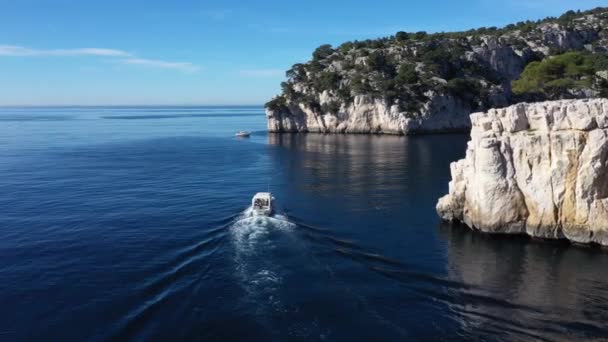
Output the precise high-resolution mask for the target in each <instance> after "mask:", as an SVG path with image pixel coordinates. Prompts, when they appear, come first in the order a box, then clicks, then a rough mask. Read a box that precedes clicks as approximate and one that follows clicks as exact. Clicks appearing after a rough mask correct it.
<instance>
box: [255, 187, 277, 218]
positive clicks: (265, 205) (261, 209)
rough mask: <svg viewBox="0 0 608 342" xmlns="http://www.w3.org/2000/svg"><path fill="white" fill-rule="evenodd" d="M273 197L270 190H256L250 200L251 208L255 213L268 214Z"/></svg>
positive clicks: (271, 207)
mask: <svg viewBox="0 0 608 342" xmlns="http://www.w3.org/2000/svg"><path fill="white" fill-rule="evenodd" d="M273 201H274V197H272V194H271V193H270V192H258V193H257V194H255V196H253V199H252V200H251V209H253V212H254V213H255V214H256V215H264V216H270V215H272V211H273Z"/></svg>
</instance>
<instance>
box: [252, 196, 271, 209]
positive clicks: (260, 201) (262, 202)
mask: <svg viewBox="0 0 608 342" xmlns="http://www.w3.org/2000/svg"><path fill="white" fill-rule="evenodd" d="M268 204H269V203H268V199H267V198H256V199H255V201H253V207H254V208H255V209H263V208H267V207H268Z"/></svg>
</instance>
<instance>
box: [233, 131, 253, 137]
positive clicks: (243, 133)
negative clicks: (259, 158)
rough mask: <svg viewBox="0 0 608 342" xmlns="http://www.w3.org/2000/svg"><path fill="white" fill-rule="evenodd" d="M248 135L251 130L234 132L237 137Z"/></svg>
mask: <svg viewBox="0 0 608 342" xmlns="http://www.w3.org/2000/svg"><path fill="white" fill-rule="evenodd" d="M250 135H251V132H246V131H238V132H236V134H235V136H237V137H239V138H249V136H250Z"/></svg>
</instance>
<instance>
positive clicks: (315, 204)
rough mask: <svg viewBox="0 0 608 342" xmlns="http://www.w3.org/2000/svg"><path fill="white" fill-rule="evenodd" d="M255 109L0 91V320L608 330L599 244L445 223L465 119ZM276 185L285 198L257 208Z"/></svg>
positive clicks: (152, 330) (348, 331)
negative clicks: (270, 211) (445, 198)
mask: <svg viewBox="0 0 608 342" xmlns="http://www.w3.org/2000/svg"><path fill="white" fill-rule="evenodd" d="M264 128H265V118H264V115H263V111H262V109H261V108H258V107H233V108H226V107H205V108H45V109H40V108H37V109H31V108H30V109H23V108H4V109H1V110H0V175H1V177H0V340H6V341H13V340H31V339H35V340H54V341H68V340H107V339H121V340H122V339H152V340H155V339H159V340H161V339H164V340H179V339H194V340H205V341H210V340H227V339H241V340H244V339H247V340H263V341H266V340H277V341H283V340H298V339H299V340H404V339H417V340H457V339H474V338H476V339H481V340H490V341H492V340H521V341H529V340H572V339H583V338H595V339H602V338H608V327H607V324H606V322H608V274H607V273H606V270H608V253H606V252H602V251H601V250H598V249H592V248H581V247H573V246H569V245H567V244H565V245H564V244H562V243H540V242H534V241H530V240H528V239H525V238H499V237H489V236H485V235H480V234H476V233H472V232H470V231H468V230H466V229H462V228H459V227H448V226H443V225H442V224H441V223H440V221H439V220H438V218H437V216H436V214H435V210H434V207H435V203H436V200H437V198H438V197H439V196H441V195H443V194H444V193H445V192H446V191H447V182H448V180H449V163H450V162H451V161H453V160H456V159H458V158H461V157H462V156H463V154H464V149H465V145H466V136H462V135H438V136H420V137H409V138H406V137H388V136H335V135H328V136H324V135H299V136H298V135H295V136H294V135H282V136H276V135H267V134H266V133H265V132H264ZM240 129H248V130H252V131H254V134H253V135H252V137H251V138H250V139H235V138H233V137H232V135H233V134H234V132H235V131H237V130H240ZM268 186H270V188H271V190H272V192H273V193H274V194H275V197H276V198H277V200H278V203H279V205H280V209H279V212H280V215H279V216H277V217H275V218H272V219H255V218H250V217H247V215H246V208H247V206H248V204H249V201H250V198H251V196H252V195H253V194H254V193H255V192H257V191H265V190H266V189H267V187H268Z"/></svg>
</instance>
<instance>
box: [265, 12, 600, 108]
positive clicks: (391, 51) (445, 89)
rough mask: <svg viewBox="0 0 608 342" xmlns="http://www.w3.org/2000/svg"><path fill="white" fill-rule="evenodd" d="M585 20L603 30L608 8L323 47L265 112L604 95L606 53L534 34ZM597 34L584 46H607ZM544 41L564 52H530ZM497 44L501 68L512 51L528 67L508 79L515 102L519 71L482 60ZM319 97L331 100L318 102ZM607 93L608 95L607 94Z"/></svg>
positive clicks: (480, 104) (297, 68)
mask: <svg viewBox="0 0 608 342" xmlns="http://www.w3.org/2000/svg"><path fill="white" fill-rule="evenodd" d="M588 15H594V16H595V18H596V21H595V22H593V23H592V25H591V26H593V29H592V30H591V31H588V32H592V31H593V32H597V31H596V28H595V27H596V26H597V20H600V21H601V22H600V27H601V26H602V25H605V24H606V23H608V8H597V9H594V10H590V11H586V12H580V11H578V12H575V11H569V12H567V13H565V14H564V15H562V16H560V17H559V18H555V17H550V18H546V19H543V20H538V21H526V22H519V23H516V24H511V25H507V26H505V27H502V28H498V27H482V28H478V29H474V30H468V31H464V32H439V33H427V32H424V31H420V32H403V31H400V32H397V33H396V34H395V35H394V36H390V37H384V38H379V39H370V40H364V41H351V42H345V43H343V44H341V45H340V46H338V47H336V48H334V47H333V46H331V45H329V44H325V45H321V46H319V47H318V48H317V49H315V51H314V52H313V54H312V58H311V60H310V61H308V62H306V63H299V64H295V65H294V66H293V67H292V68H291V69H290V70H288V71H287V72H286V77H287V80H286V81H285V82H283V83H282V84H281V88H282V94H281V96H279V97H276V98H274V99H273V100H272V101H270V102H268V103H267V107H268V108H270V109H277V110H283V109H286V108H287V106H288V105H290V104H304V105H306V106H308V107H309V108H311V109H312V110H313V111H316V112H317V113H319V114H321V113H338V112H339V111H340V108H341V107H342V105H345V106H348V105H349V104H351V103H352V101H353V99H354V98H355V96H357V95H369V96H371V97H372V98H374V99H376V100H383V101H385V103H386V104H387V105H398V106H399V108H400V109H401V110H402V111H405V112H406V115H409V116H415V115H418V114H420V113H421V110H422V108H424V106H425V105H427V102H428V101H429V99H430V98H433V97H436V96H451V97H453V98H455V99H456V100H459V101H460V102H461V103H462V104H464V105H466V106H468V107H470V110H472V111H473V110H483V109H486V108H488V107H490V106H493V105H496V103H499V105H506V104H508V103H507V102H509V101H513V100H521V99H524V100H537V99H538V100H540V99H547V98H559V97H563V96H566V95H564V94H567V93H569V92H572V91H573V90H577V89H582V88H588V87H592V88H595V89H597V88H598V87H599V88H600V89H602V91H603V89H608V81H605V80H602V79H599V78H598V77H595V73H596V71H598V70H607V69H608V61H606V56H605V55H596V54H590V53H589V54H586V53H579V52H568V53H564V52H565V51H560V48H559V46H557V45H555V44H553V43H551V41H552V40H550V39H549V40H547V39H545V38H546V37H544V36H543V34H544V33H543V32H542V30H540V29H539V25H542V24H544V23H554V24H557V25H559V26H560V27H561V28H562V29H564V30H568V31H572V30H578V29H580V28H579V27H580V25H583V26H584V27H586V28H587V27H590V26H589V25H588V23H586V22H585V20H583V19H584V17H585V16H588ZM585 25H587V26H585ZM597 35H598V36H597V37H595V36H593V34H591V35H589V37H591V38H588V41H586V43H589V44H594V45H593V46H594V48H597V51H599V50H601V48H602V47H605V46H604V45H605V43H603V41H602V40H601V39H602V37H605V36H606V33H604V31H600V32H599V33H598V34H597ZM585 39H587V38H585ZM543 41H546V43H545V46H544V47H545V48H546V49H548V50H549V51H550V55H557V54H563V55H560V56H558V57H555V58H545V55H544V54H542V53H541V52H539V51H540V49H538V48H537V49H536V50H534V49H532V48H531V47H530V46H533V45H534V44H536V45H537V46H538V42H543ZM532 42H533V43H534V44H532ZM496 44H498V46H499V48H498V49H499V50H497V53H499V54H502V55H499V57H496V58H502V56H503V55H504V56H506V57H505V58H511V60H510V61H509V60H505V63H513V61H514V60H515V61H518V60H517V58H519V57H510V56H509V54H511V56H514V55H515V54H517V55H520V56H523V57H522V58H521V61H522V62H523V63H529V65H528V66H527V67H526V68H525V71H524V73H523V74H522V76H521V78H520V79H519V80H517V81H514V82H512V89H513V92H514V94H515V96H516V97H515V98H512V96H511V93H510V89H509V87H508V85H509V83H510V82H511V79H512V77H513V76H514V75H513V71H510V70H515V72H516V73H518V72H519V71H520V70H521V67H520V66H518V65H516V64H515V65H514V64H501V63H502V61H498V62H496V61H491V58H490V57H489V56H488V53H489V52H487V51H486V52H485V55H484V52H483V51H484V50H483V49H486V48H487V47H488V46H496ZM500 47H507V48H508V47H511V48H512V49H514V50H515V51H512V50H510V49H505V50H500ZM479 51H481V52H479ZM501 67H502V68H503V69H500V68H501ZM518 68H519V69H518ZM505 69H508V70H509V71H510V72H509V71H506V70H505ZM324 92H327V94H328V95H329V98H330V101H329V102H325V103H324V104H323V105H320V102H321V101H320V95H321V94H322V93H324ZM604 93H606V94H608V90H606V91H603V92H602V94H604Z"/></svg>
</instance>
